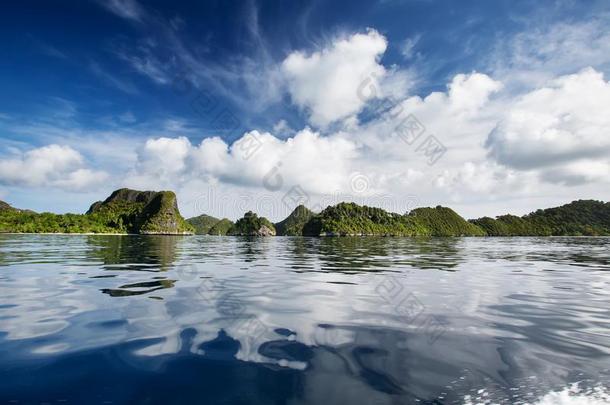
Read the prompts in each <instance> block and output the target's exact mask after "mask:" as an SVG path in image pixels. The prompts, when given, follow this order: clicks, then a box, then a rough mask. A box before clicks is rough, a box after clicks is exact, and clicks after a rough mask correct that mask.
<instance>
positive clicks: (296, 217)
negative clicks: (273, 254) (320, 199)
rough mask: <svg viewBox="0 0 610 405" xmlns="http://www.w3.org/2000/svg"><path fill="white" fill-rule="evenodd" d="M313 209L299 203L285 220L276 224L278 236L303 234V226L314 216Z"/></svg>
mask: <svg viewBox="0 0 610 405" xmlns="http://www.w3.org/2000/svg"><path fill="white" fill-rule="evenodd" d="M314 215H315V214H314V213H313V211H311V210H309V209H308V208H307V207H305V206H304V205H302V204H301V205H299V206H298V207H296V208H295V209H294V211H292V212H291V213H290V215H288V216H287V217H286V218H285V219H284V220H283V221H280V222H278V223H276V224H274V225H275V229H276V231H277V234H278V236H299V235H302V234H303V226H305V224H306V223H307V222H309V220H310V219H311V218H312V217H313V216H314Z"/></svg>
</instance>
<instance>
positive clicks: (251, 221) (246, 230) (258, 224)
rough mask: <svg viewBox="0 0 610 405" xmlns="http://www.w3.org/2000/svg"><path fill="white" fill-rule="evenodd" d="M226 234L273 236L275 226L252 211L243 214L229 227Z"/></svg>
mask: <svg viewBox="0 0 610 405" xmlns="http://www.w3.org/2000/svg"><path fill="white" fill-rule="evenodd" d="M227 235H232V236H275V235H276V232H275V227H274V226H273V224H272V223H271V221H269V220H268V219H267V218H265V217H259V216H258V215H256V214H255V213H253V212H252V211H248V212H246V213H245V214H244V217H243V218H240V219H238V220H237V222H235V224H234V225H233V226H232V227H231V228H230V229H229V231H228V232H227Z"/></svg>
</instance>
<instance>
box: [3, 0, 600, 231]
mask: <svg viewBox="0 0 610 405" xmlns="http://www.w3.org/2000/svg"><path fill="white" fill-rule="evenodd" d="M609 16H610V5H609V4H608V3H607V2H604V1H556V2H553V1H544V2H531V1H460V2H457V1H433V0H382V1H377V2H374V1H349V2H347V1H346V2H341V1H332V2H331V1H327V2H324V1H294V2H280V1H258V2H257V1H243V2H242V1H230V2H227V1H209V2H180V3H179V4H177V3H176V2H174V3H172V4H170V3H168V2H161V1H149V2H145V1H136V0H109V1H101V0H100V1H54V2H48V1H24V2H13V3H12V4H4V5H2V13H0V35H1V37H2V38H3V40H2V41H1V42H0V54H1V55H2V58H0V88H2V90H3V91H2V92H0V137H1V139H0V141H1V145H2V150H1V151H0V198H3V199H5V200H7V201H9V202H10V203H12V204H13V205H15V206H18V207H23V208H33V209H36V210H51V211H56V212H66V211H72V212H79V211H84V210H86V209H87V207H88V205H89V203H90V202H92V201H93V200H95V199H102V198H104V196H105V195H107V194H109V192H110V191H112V190H113V189H114V188H117V187H121V186H130V187H135V188H171V189H174V190H176V191H177V193H178V195H179V198H180V202H181V209H182V210H183V211H184V212H185V214H186V215H194V214H197V213H201V212H202V211H206V212H209V213H211V214H214V215H220V216H228V217H232V218H234V217H237V216H239V215H240V214H241V211H243V210H245V209H246V208H247V209H258V211H263V212H262V213H263V214H267V215H268V216H270V217H273V219H278V218H281V217H282V216H283V215H284V214H285V211H286V210H289V207H288V206H286V204H283V203H282V201H284V202H285V201H286V199H285V197H286V195H287V194H288V193H289V192H290V190H291V189H293V188H294V187H295V186H297V187H298V188H299V189H300V190H303V192H304V193H305V196H306V197H305V198H306V199H307V202H308V203H309V205H311V206H314V207H315V206H325V205H327V204H328V203H333V202H336V200H339V199H349V200H355V201H359V202H363V203H370V204H371V205H384V204H389V206H385V208H388V209H392V210H393V211H405V210H408V209H409V208H411V207H412V206H413V205H436V204H443V205H450V206H453V207H456V208H457V209H458V211H460V213H462V214H464V215H467V216H476V215H478V214H491V215H495V214H501V213H504V212H506V211H513V212H518V213H525V212H528V211H530V210H532V209H535V208H538V207H540V206H546V205H553V204H560V203H564V202H567V201H570V200H571V199H575V198H598V199H608V195H607V193H606V192H605V191H603V190H605V189H607V183H606V181H607V179H608V175H609V174H610V172H608V167H610V166H609V162H608V161H607V159H606V158H605V156H608V154H607V153H606V152H608V151H609V150H610V149H606V148H608V142H607V141H606V138H608V136H607V133H609V132H605V131H606V130H607V129H608V128H607V127H606V125H608V122H607V120H605V119H604V118H603V117H604V116H609V115H610V114H608V113H609V111H608V108H609V106H607V105H606V106H605V107H604V103H605V100H607V96H608V95H607V88H606V87H607V86H606V85H607V80H608V79H607V76H608V67H609V62H610V56H609V53H608V51H609V47H610V45H607V42H608V41H607V39H608V38H610V32H609V31H610V30H609V29H608V28H607V27H608V26H609V24H608V22H609V20H610V17H609ZM371 74H372V76H371ZM367 77H369V79H370V81H369V82H366V80H367ZM363 83H368V85H370V86H368V85H367V86H366V89H367V90H368V89H370V88H374V89H375V95H374V96H371V97H368V96H367V97H366V99H365V100H364V99H362V94H361V93H358V91H359V89H360V90H362V89H363V88H364V87H363ZM574 88H576V90H574ZM547 93H552V94H551V95H548V94H547ZM545 94H546V95H545ZM578 95H582V96H583V97H586V98H590V100H589V102H590V103H592V105H593V107H592V108H589V109H588V110H587V111H583V106H582V105H577V104H576V103H575V104H574V105H568V104H569V103H568V101H569V100H572V101H574V97H578ZM545 97H547V98H545ZM545 100H549V102H546V101H545ZM562 100H563V101H565V102H563V101H562ZM550 101H552V102H550ZM384 105H385V106H389V107H390V109H389V110H388V109H386V108H385V107H384V108H380V106H384ZM532 105H533V106H534V108H531V106H532ZM398 106H400V109H401V112H400V113H397V114H390V113H389V112H390V110H391V109H392V108H394V109H396V108H397V107H398ZM543 107H544V108H546V109H544V108H543ZM590 111H592V112H591V113H589V112H590ZM530 112H532V114H534V115H533V116H531V117H530V116H528V117H527V120H526V121H527V123H526V124H524V123H523V122H522V121H523V115H524V114H525V113H528V114H529V113H530ZM401 114H402V115H401ZM413 114H414V116H415V117H416V118H417V119H418V121H419V122H420V123H421V124H422V126H424V127H425V128H426V133H425V134H424V136H425V137H429V136H433V137H434V138H433V139H435V140H437V141H438V142H440V143H441V145H442V149H443V150H445V152H443V155H442V156H441V157H440V158H439V160H438V161H435V162H434V163H433V164H428V162H427V160H426V158H429V157H426V156H423V158H422V156H421V150H422V148H419V149H420V153H419V155H418V153H417V151H416V150H417V149H418V146H419V145H418V144H416V143H414V144H412V145H411V144H409V143H408V142H406V143H405V142H404V139H403V140H402V141H401V140H400V139H399V138H401V137H400V134H398V135H396V133H395V132H396V131H395V128H396V125H398V124H399V123H400V122H402V121H404V118H405V117H408V116H411V115H413ZM596 114H598V115H596ZM566 117H568V118H569V119H568V118H566ZM392 122H394V124H392ZM252 131H255V132H252ZM248 134H250V135H248ZM248 136H250V137H253V138H254V139H256V140H257V142H259V141H260V142H261V144H263V143H264V145H265V146H264V147H262V148H261V150H260V151H259V152H260V153H257V154H256V156H255V157H254V158H252V159H250V158H249V157H248V158H244V156H240V153H241V152H243V151H241V152H240V148H239V146H240V145H241V144H242V143H243V142H244V141H247V139H248ZM206 139H207V140H208V141H207V142H204V143H202V141H204V140H206ZM426 139H428V138H426ZM583 139H585V140H587V142H588V143H587V145H583ZM420 141H421V140H420ZM240 142H241V143H240ZM418 143H419V142H418ZM298 145H300V146H298ZM398 151H400V153H398ZM278 164H279V166H278ZM274 168H278V169H277V170H276V171H273V170H274ZM277 176H279V177H277ZM270 177H273V178H276V179H278V178H279V179H280V183H281V186H278V187H275V186H272V187H270V186H269V182H268V181H267V182H265V178H270ZM358 185H359V186H358ZM211 195H214V196H213V197H212V196H211ZM212 200H215V201H212ZM216 200H217V201H216ZM390 200H392V202H390V203H388V201H390ZM202 201H203V202H202ZM227 201H231V202H233V205H231V207H230V208H227V205H228V204H227ZM235 201H238V203H235ZM405 201H408V203H404V202H405ZM229 205H230V204H229ZM265 211H268V212H265Z"/></svg>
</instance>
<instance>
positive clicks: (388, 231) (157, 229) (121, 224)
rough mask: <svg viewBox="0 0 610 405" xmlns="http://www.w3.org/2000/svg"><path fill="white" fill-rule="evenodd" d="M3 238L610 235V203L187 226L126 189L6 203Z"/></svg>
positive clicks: (345, 208) (208, 220) (146, 196)
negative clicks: (53, 206)
mask: <svg viewBox="0 0 610 405" xmlns="http://www.w3.org/2000/svg"><path fill="white" fill-rule="evenodd" d="M0 232H17V233H19V232H31V233H139V234H190V233H193V232H196V233H198V234H209V235H244V236H273V235H276V232H277V234H278V235H293V236H299V235H303V236H345V235H379V236H572V235H573V236H580V235H592V236H596V235H601V236H610V203H605V202H602V201H595V200H578V201H573V202H571V203H569V204H565V205H562V206H560V207H555V208H547V209H540V210H537V211H535V212H532V213H530V214H528V215H524V216H521V217H519V216H515V215H509V214H507V215H501V216H498V217H496V218H490V217H483V218H478V219H473V220H470V221H466V220H465V219H464V218H462V217H461V216H460V215H458V214H457V213H456V212H455V211H453V210H452V209H450V208H447V207H441V206H437V207H434V208H417V209H414V210H413V211H411V212H408V213H406V214H397V213H392V212H387V211H385V210H383V209H381V208H375V207H367V206H360V205H358V204H355V203H340V204H337V205H333V206H329V207H327V208H326V209H324V210H323V211H322V212H320V213H319V214H315V213H313V212H312V211H310V210H309V209H307V208H306V207H305V206H302V205H301V206H299V207H297V208H296V209H295V210H294V211H293V212H292V213H291V214H290V215H289V216H288V217H287V218H285V219H284V220H283V221H280V222H278V223H276V224H275V225H274V224H272V223H271V222H270V221H269V220H267V219H266V218H263V217H259V216H257V215H256V214H255V213H253V212H247V213H246V214H245V215H244V217H243V218H241V219H239V220H238V221H237V222H235V223H233V222H231V221H230V220H228V219H226V218H224V219H221V220H219V219H217V218H214V217H211V216H209V215H200V216H198V217H194V218H190V219H188V220H184V218H182V216H181V215H180V212H179V210H178V205H177V201H176V195H175V194H174V193H173V192H171V191H160V192H155V191H136V190H130V189H120V190H116V191H115V192H113V193H112V194H111V195H110V196H109V197H108V198H107V199H106V200H104V201H98V202H95V203H94V204H92V205H91V207H90V208H89V210H88V211H87V213H86V214H84V215H80V214H61V215H58V214H52V213H48V212H44V213H35V212H33V211H28V210H20V209H17V208H13V207H12V206H10V205H9V204H7V203H5V202H3V201H0Z"/></svg>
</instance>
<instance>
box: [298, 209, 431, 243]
mask: <svg viewBox="0 0 610 405" xmlns="http://www.w3.org/2000/svg"><path fill="white" fill-rule="evenodd" d="M303 235H310V236H318V235H327V236H343V235H391V236H418V235H428V232H427V229H425V228H424V227H422V226H421V225H420V224H419V222H418V221H417V220H415V219H414V218H412V217H409V216H406V215H400V214H395V213H390V212H387V211H384V210H383V209H381V208H374V207H367V206H360V205H357V204H354V203H340V204H337V205H334V206H331V207H328V208H326V209H325V210H324V211H322V212H321V213H320V214H318V215H316V216H314V217H313V218H312V219H311V220H309V221H308V222H307V224H305V226H304V228H303Z"/></svg>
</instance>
